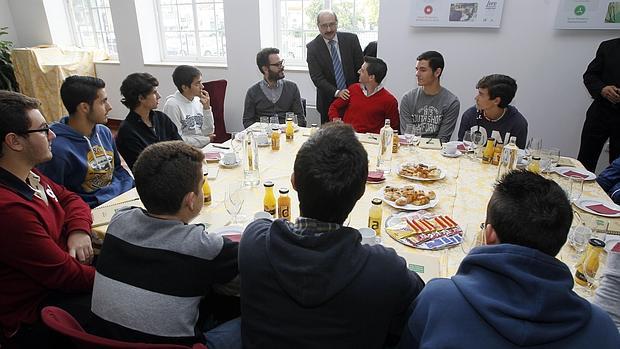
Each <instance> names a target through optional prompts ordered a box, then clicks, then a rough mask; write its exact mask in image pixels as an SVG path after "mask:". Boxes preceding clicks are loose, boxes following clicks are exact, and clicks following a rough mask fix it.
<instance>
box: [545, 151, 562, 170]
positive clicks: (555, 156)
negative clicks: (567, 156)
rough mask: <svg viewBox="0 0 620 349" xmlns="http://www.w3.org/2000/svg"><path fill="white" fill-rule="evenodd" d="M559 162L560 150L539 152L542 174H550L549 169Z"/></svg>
mask: <svg viewBox="0 0 620 349" xmlns="http://www.w3.org/2000/svg"><path fill="white" fill-rule="evenodd" d="M559 161H560V149H558V148H547V149H541V150H540V164H541V168H542V171H543V172H551V169H552V168H554V167H556V166H557V165H558V162H559Z"/></svg>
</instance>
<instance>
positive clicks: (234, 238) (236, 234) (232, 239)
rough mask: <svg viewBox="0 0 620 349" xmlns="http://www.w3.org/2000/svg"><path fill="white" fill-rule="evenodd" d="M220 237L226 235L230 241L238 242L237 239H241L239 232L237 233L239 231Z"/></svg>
mask: <svg viewBox="0 0 620 349" xmlns="http://www.w3.org/2000/svg"><path fill="white" fill-rule="evenodd" d="M222 237H226V238H228V239H229V240H230V241H232V242H239V241H241V234H239V233H234V234H230V235H222Z"/></svg>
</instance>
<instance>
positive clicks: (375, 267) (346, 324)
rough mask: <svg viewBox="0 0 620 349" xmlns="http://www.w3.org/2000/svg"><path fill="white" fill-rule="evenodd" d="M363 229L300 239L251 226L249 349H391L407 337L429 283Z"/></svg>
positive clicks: (246, 264) (244, 258) (246, 296)
mask: <svg viewBox="0 0 620 349" xmlns="http://www.w3.org/2000/svg"><path fill="white" fill-rule="evenodd" d="M360 241H361V236H360V234H359V232H358V231H357V230H356V229H353V228H348V227H342V228H340V229H339V230H337V231H333V232H328V233H323V234H318V235H314V234H313V235H310V234H308V235H299V234H296V233H293V232H292V231H291V230H290V229H289V226H288V225H287V224H286V223H285V222H284V221H283V220H276V221H274V222H273V224H272V222H270V221H269V220H266V219H261V220H257V221H255V222H253V223H251V224H250V225H249V226H248V227H247V228H246V230H245V232H244V234H243V238H242V239H241V244H240V246H239V272H240V275H241V280H243V281H242V282H241V313H242V316H241V335H242V336H241V337H242V342H243V347H244V348H246V349H247V348H270V349H275V348H296V349H302V348H322V349H326V348H339V349H343V348H356V349H357V348H383V345H384V343H385V342H386V339H387V338H388V336H390V335H395V336H397V338H398V336H400V333H401V332H402V329H403V327H404V325H405V322H406V319H407V317H408V313H407V310H408V307H409V306H410V304H411V302H412V301H413V299H414V298H415V297H416V296H417V295H418V293H419V292H420V290H421V289H422V287H424V282H423V281H422V279H420V277H419V276H418V275H417V274H415V273H414V272H411V271H409V270H408V269H407V266H406V263H405V260H404V259H403V258H401V257H399V256H398V255H397V254H396V252H394V250H393V249H388V248H385V247H383V246H380V245H375V246H368V245H361V244H360Z"/></svg>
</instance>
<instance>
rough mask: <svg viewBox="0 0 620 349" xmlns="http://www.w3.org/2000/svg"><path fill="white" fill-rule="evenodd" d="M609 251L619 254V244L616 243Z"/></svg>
mask: <svg viewBox="0 0 620 349" xmlns="http://www.w3.org/2000/svg"><path fill="white" fill-rule="evenodd" d="M611 250H612V252H620V242H618V243H617V244H616V246H614V248H612V249H611Z"/></svg>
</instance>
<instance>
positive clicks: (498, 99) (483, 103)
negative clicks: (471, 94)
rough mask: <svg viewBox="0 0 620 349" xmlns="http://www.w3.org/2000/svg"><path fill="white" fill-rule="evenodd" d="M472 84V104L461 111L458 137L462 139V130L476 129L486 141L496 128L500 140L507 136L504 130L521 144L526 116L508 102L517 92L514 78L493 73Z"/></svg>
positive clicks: (524, 133)
mask: <svg viewBox="0 0 620 349" xmlns="http://www.w3.org/2000/svg"><path fill="white" fill-rule="evenodd" d="M476 88H477V89H478V94H477V95H476V97H475V99H476V105H475V106H473V107H471V108H469V109H467V110H466V111H465V112H464V113H463V117H462V118H461V125H460V126H459V134H458V139H459V140H463V136H464V135H465V132H466V131H470V132H476V131H480V132H482V135H483V140H484V141H486V139H487V138H488V137H491V134H492V132H493V131H498V132H499V134H500V136H501V137H502V139H501V140H500V141H503V140H508V137H506V133H510V136H515V137H517V146H518V147H519V148H521V149H523V148H525V144H526V142H527V120H526V119H525V117H523V115H521V113H520V112H519V111H518V110H517V108H515V107H514V106H512V105H510V102H512V99H513V98H514V96H515V93H516V92H517V82H516V81H515V80H514V79H513V78H511V77H510V76H506V75H501V74H493V75H488V76H485V77H483V78H482V79H480V81H478V84H477V85H476Z"/></svg>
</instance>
